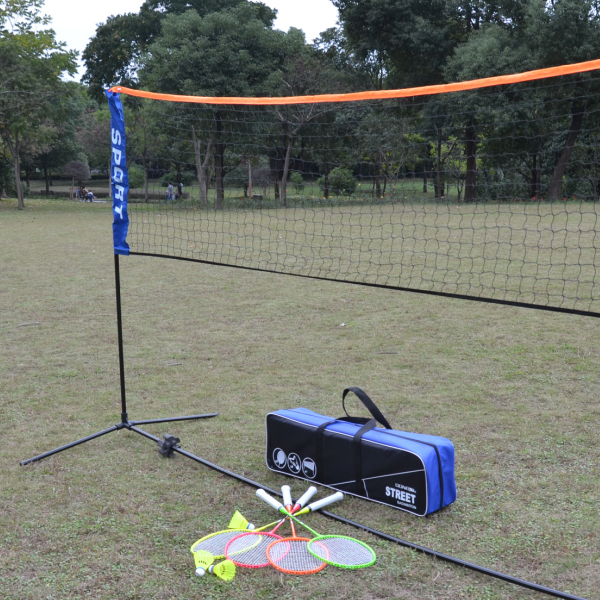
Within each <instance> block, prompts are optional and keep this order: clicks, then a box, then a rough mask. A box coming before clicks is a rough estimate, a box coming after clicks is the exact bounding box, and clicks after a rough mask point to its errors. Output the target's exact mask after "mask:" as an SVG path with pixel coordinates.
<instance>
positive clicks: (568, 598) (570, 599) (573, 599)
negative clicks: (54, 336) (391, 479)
mask: <svg viewBox="0 0 600 600" xmlns="http://www.w3.org/2000/svg"><path fill="white" fill-rule="evenodd" d="M130 429H131V431H135V432H136V433H139V434H140V435H142V436H144V437H145V438H148V439H149V440H153V441H155V442H159V441H160V439H159V438H157V437H155V436H153V435H151V434H150V433H148V432H146V431H143V430H142V429H138V428H137V427H130ZM173 451H174V452H177V453H178V454H181V455H183V456H186V457H187V458H191V459H192V460H194V461H196V462H198V463H200V464H202V465H204V466H206V467H209V468H211V469H214V470H215V471H218V472H219V473H223V475H228V476H229V477H233V478H234V479H237V480H238V481H241V482H243V483H246V484H248V485H251V486H252V487H255V488H262V489H263V490H266V491H267V492H269V493H270V494H274V495H276V496H281V492H280V491H278V490H273V489H271V488H268V487H267V486H265V485H261V484H260V483H257V482H256V481H252V479H248V478H247V477H244V476H242V475H238V474H237V473H234V472H233V471H229V470H228V469H224V468H223V467H219V465H215V464H214V463H211V462H209V461H208V460H205V459H204V458H200V457H199V456H196V455H195V454H192V453H191V452H187V451H186V450H183V449H182V448H179V447H177V446H176V447H174V448H173ZM319 512H320V513H321V514H322V515H323V516H325V517H328V518H329V519H333V520H334V521H338V522H339V523H345V524H346V525H351V526H352V527H356V528H357V529H362V530H363V531H366V532H367V533H370V534H371V535H375V536H377V537H379V538H381V539H384V540H387V541H388V542H393V543H395V544H399V545H400V546H404V547H406V548H410V549H411V550H415V551H417V552H421V553H423V554H426V555H428V556H433V557H435V558H439V559H440V560H443V561H446V562H449V563H452V564H455V565H458V566H461V567H465V568H467V569H471V570H472V571H476V572H478V573H483V574H484V575H489V576H490V577H495V578H496V579H501V580H503V581H506V582H508V583H512V584H513V585H519V586H521V587H524V588H528V589H530V590H534V591H536V592H541V593H542V594H548V595H550V596H554V597H555V598H563V599H564V600H586V599H585V598H582V597H581V596H575V595H574V594H569V593H568V592H561V591H559V590H555V589H553V588H549V587H546V586H544V585H538V584H537V583H533V582H532V581H527V580H525V579H519V578H518V577H513V576H512V575H507V574H506V573H501V572H500V571H494V570H493V569H488V568H486V567H482V566H480V565H477V564H475V563H472V562H469V561H466V560H461V559H460V558H456V557H454V556H450V555H449V554H443V553H442V552H436V551H435V550H431V549H430V548H425V547H424V546H419V545H417V544H412V543H411V542H407V541H406V540H403V539H401V538H398V537H395V536H393V535H389V534H387V533H384V532H383V531H379V530H377V529H373V528H371V527H368V526H367V525H363V524H362V523H356V522H355V521H351V520H350V519H346V518H345V517H341V516H340V515H336V514H335V513H331V512H328V511H326V510H320V511H319Z"/></svg>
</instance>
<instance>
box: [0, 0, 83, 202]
mask: <svg viewBox="0 0 600 600" xmlns="http://www.w3.org/2000/svg"><path fill="white" fill-rule="evenodd" d="M41 6H42V0H5V1H4V2H2V3H0V136H1V137H2V139H3V140H4V143H5V144H6V146H7V147H8V150H9V152H10V154H11V156H12V160H13V170H14V176H15V187H16V192H17V199H18V208H19V209H20V210H22V209H23V208H25V201H24V198H23V188H22V185H21V165H20V152H21V145H22V141H23V138H24V137H25V136H26V135H27V134H28V133H29V132H31V131H34V130H35V128H36V127H38V126H39V125H40V124H41V123H43V121H44V119H45V118H46V116H47V115H48V114H49V112H50V97H51V95H52V93H53V92H55V91H56V89H57V88H58V86H59V85H60V82H61V80H60V76H61V74H62V73H64V72H68V73H71V74H73V73H74V72H75V68H76V67H75V56H76V54H75V53H74V52H66V51H65V50H64V47H65V46H64V44H62V43H60V42H58V41H57V40H56V38H55V33H54V31H53V30H52V29H39V28H40V27H45V26H46V25H48V23H49V21H50V19H49V18H48V17H46V16H43V15H41V14H40V8H41Z"/></svg>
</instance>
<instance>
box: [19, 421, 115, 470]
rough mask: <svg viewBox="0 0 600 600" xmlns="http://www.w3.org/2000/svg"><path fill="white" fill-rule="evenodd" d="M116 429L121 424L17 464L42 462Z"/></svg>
mask: <svg viewBox="0 0 600 600" xmlns="http://www.w3.org/2000/svg"><path fill="white" fill-rule="evenodd" d="M117 429H123V425H121V424H119V425H113V426H112V427H109V428H108V429H104V430H102V431H98V433H94V434H92V435H88V436H87V437H84V438H81V439H80V440H77V441H75V442H71V443H70V444H67V445H66V446H61V447H60V448H54V450H50V451H49V452H44V454H39V455H38V456H34V457H33V458H28V459H27V460H22V461H21V462H20V463H19V464H20V465H21V466H23V465H28V464H29V463H32V462H35V461H36V460H42V458H47V457H48V456H52V455H53V454H58V453H59V452H62V451H63V450H68V449H69V448H73V447H74V446H79V444H83V443H85V442H89V441H90V440H94V439H96V438H98V437H100V436H101V435H106V434H107V433H110V432H111V431H116V430H117Z"/></svg>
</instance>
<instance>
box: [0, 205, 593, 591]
mask: <svg viewBox="0 0 600 600" xmlns="http://www.w3.org/2000/svg"><path fill="white" fill-rule="evenodd" d="M111 220H112V218H111V211H110V208H109V206H108V205H91V204H80V203H69V202H60V201H29V202H28V208H27V210H26V211H17V210H16V203H15V202H14V201H11V200H8V201H7V200H3V201H1V202H0V255H1V257H2V260H1V262H0V282H1V284H0V305H1V306H2V317H1V318H0V332H1V334H2V344H1V345H0V417H1V418H0V434H1V436H2V437H1V440H2V452H1V453H0V482H1V483H0V548H1V549H2V551H1V552H0V596H2V597H5V598H8V599H11V600H12V599H15V600H16V599H18V600H25V599H27V600H29V599H36V600H37V599H50V598H52V599H54V600H56V599H61V600H62V599H67V598H68V599H76V598H77V599H78V598H94V599H96V598H97V599H106V600H109V599H110V600H112V599H114V598H117V597H119V598H127V599H132V600H133V599H160V600H167V599H172V598H175V599H182V600H183V599H185V600H187V599H195V598H200V597H202V598H210V599H221V598H238V597H249V598H257V599H258V598H260V599H270V598H300V599H308V598H315V599H316V598H323V597H327V598H329V599H331V600H337V599H350V598H360V599H362V598H365V599H367V598H369V599H387V598H406V599H413V598H418V599H435V600H446V599H447V600H451V599H452V600H454V599H456V598H473V599H480V598H481V599H514V598H536V597H541V596H540V595H539V594H537V593H534V592H529V591H527V590H524V589H521V588H515V587H513V586H510V585H508V584H506V583H503V582H500V581H497V580H493V579H490V578H487V577H484V576H482V575H477V574H475V573H472V572H470V571H466V570H464V569H460V568H457V567H451V566H448V565H447V564H445V563H441V562H439V561H435V560H432V559H429V558H427V557H424V556H420V555H416V554H415V553H413V552H411V551H409V550H406V549H402V548H399V547H396V546H393V545H390V544H388V543H385V542H382V541H380V540H377V539H375V538H372V537H371V536H369V535H366V534H362V533H360V532H357V531H356V530H350V529H347V528H345V527H343V526H340V525H337V524H335V523H333V522H331V521H328V520H326V519H325V518H323V517H320V516H318V515H314V516H312V517H311V523H312V524H314V526H315V529H317V530H319V531H321V530H323V531H327V532H341V533H346V534H349V535H355V536H357V537H359V538H360V539H363V540H364V541H366V542H367V543H369V544H371V545H372V546H373V547H374V549H375V550H376V552H377V554H378V561H377V563H376V565H375V566H374V567H372V568H370V569H364V570H360V571H357V572H346V571H340V570H334V569H333V568H327V569H326V570H325V571H324V572H322V573H321V574H319V575H315V576H312V577H307V578H297V577H291V576H284V575H281V574H278V573H276V572H274V571H270V570H266V569H265V570H262V571H260V572H250V571H245V570H240V572H239V573H238V576H237V577H236V579H235V580H234V581H233V582H232V583H229V584H225V583H223V582H220V581H219V580H216V579H215V578H212V577H205V578H203V579H199V578H196V577H195V576H194V575H193V562H192V557H191V554H190V553H189V546H190V545H191V543H192V542H193V541H194V540H196V539H197V538H199V537H200V536H201V535H202V534H204V533H208V532H210V531H211V530H216V529H220V528H222V527H224V526H226V525H227V523H228V521H229V518H230V517H231V515H232V513H233V511H234V510H235V509H236V508H239V509H240V510H242V512H243V513H244V514H245V515H246V516H247V517H248V518H250V519H251V520H252V521H254V522H255V523H266V522H269V521H271V520H272V512H271V511H270V510H269V509H268V508H265V507H263V505H262V503H260V502H259V501H257V500H256V499H255V497H254V492H253V490H252V489H250V488H247V487H245V486H243V485H242V484H239V483H237V482H235V481H233V480H231V479H228V478H225V477H224V476H220V475H218V474H216V473H214V472H212V471H209V470H208V469H206V468H204V467H201V466H200V465H196V464H195V463H193V462H192V461H189V460H187V459H185V458H183V457H176V458H174V459H173V460H167V459H163V458H162V457H160V456H159V455H158V453H157V452H156V449H155V448H154V447H153V445H152V444H151V443H150V442H148V441H146V440H144V439H143V438H141V437H140V436H137V435H135V434H132V433H130V432H127V431H121V432H119V433H113V434H111V435H109V436H105V437H103V438H100V439H98V440H95V441H93V442H90V443H88V444H84V445H83V446H80V447H78V448H76V449H72V450H69V451H67V452H64V453H61V454H59V455H57V456H55V457H52V458H50V459H48V460H45V461H41V462H40V463H37V464H33V465H31V466H28V467H20V466H19V464H18V463H19V460H22V459H25V458H29V457H30V456H33V455H35V454H38V453H40V452H42V451H45V450H47V449H51V448H53V447H55V446H58V445H60V444H64V443H68V442H69V441H72V440H73V439H76V438H78V437H81V436H84V435H87V434H89V433H93V432H95V431H97V430H99V429H102V428H105V427H107V426H110V425H112V424H114V423H116V422H117V421H118V420H119V416H118V415H119V412H120V405H119V387H118V357H117V347H116V325H115V310H114V283H113V282H114V275H113V257H112V240H111V226H110V224H111ZM121 265H122V280H123V289H122V292H123V311H124V312H123V319H124V327H125V352H126V369H127V384H128V393H129V412H130V417H131V418H133V419H136V418H137V419H143V418H157V417H161V416H169V415H178V414H192V413H198V412H208V411H213V410H214V411H218V412H219V413H220V416H219V417H217V418H216V419H212V420H207V421H205V422H190V423H183V424H163V425H154V426H148V427H147V429H148V431H150V432H151V433H154V434H156V435H160V434H162V433H166V432H169V433H173V434H175V435H178V436H179V437H181V439H182V444H183V447H184V448H186V449H187V450H190V451H191V452H194V453H196V454H198V455H200V456H202V457H205V458H207V459H209V460H213V461H215V462H217V463H218V464H220V465H222V466H224V467H227V468H230V469H232V470H234V471H236V472H238V473H241V474H244V475H246V476H248V477H251V478H252V479H255V480H258V481H261V482H264V483H265V484H266V485H269V486H271V487H278V486H280V485H282V484H283V483H291V485H292V489H293V491H297V490H298V489H300V488H301V487H303V485H302V484H300V483H297V482H293V481H289V480H288V479H287V478H284V477H281V476H277V475H275V474H272V473H270V472H269V471H268V470H267V469H266V467H265V464H264V446H265V439H264V417H265V415H266V413H267V412H268V411H270V410H274V409H278V408H284V407H288V408H291V407H296V406H305V407H307V408H309V409H313V410H317V411H320V412H322V413H324V414H327V415H332V416H339V415H340V414H341V412H342V411H341V405H340V397H341V392H342V390H343V388H344V387H346V386H348V385H357V386H359V387H362V388H363V389H365V390H366V391H367V392H368V393H369V394H370V395H371V397H372V398H373V399H374V400H375V402H376V403H377V404H378V405H379V406H380V407H381V408H382V411H383V413H384V414H385V415H386V416H387V417H388V419H389V420H390V421H391V423H392V425H393V426H395V427H397V428H401V429H404V430H409V431H418V432H426V433H431V434H437V435H443V436H446V437H449V438H450V439H451V440H452V441H453V442H454V444H455V447H456V478H457V486H458V500H457V502H456V503H455V504H454V505H452V506H451V507H449V508H447V509H445V510H443V511H441V512H440V513H437V514H435V515H433V516H431V517H429V518H426V519H420V518H418V517H412V516H410V515H408V514H406V513H402V512H400V511H397V510H393V509H391V508H386V507H383V506H379V505H375V504H371V503H368V502H365V501H362V500H358V499H351V498H348V499H347V500H346V501H344V503H343V504H341V505H340V506H339V507H337V508H336V512H339V513H340V514H342V515H344V516H347V517H349V518H351V519H354V520H359V521H361V522H363V523H365V524H367V525H370V526H372V527H375V528H377V529H381V530H383V531H386V532H389V533H391V534H394V535H398V536H400V537H403V538H404V539H408V540H410V541H412V542H415V543H419V544H422V545H425V546H428V547H432V548H434V549H436V550H439V551H442V552H445V553H448V554H453V555H455V556H458V557H460V558H463V559H466V560H471V561H474V562H477V563H479V564H482V565H484V566H488V567H491V568H494V569H498V570H500V571H504V572H507V573H510V574H512V575H514V576H518V577H521V578H525V579H530V580H533V581H535V582H537V583H540V584H543V585H547V586H550V587H554V588H558V589H561V590H563V591H569V592H571V593H574V594H578V595H580V596H584V597H586V598H590V599H592V600H599V599H600V592H599V589H600V514H599V511H598V496H599V492H600V469H599V464H600V447H599V445H598V421H599V417H600V407H599V403H598V379H599V375H600V366H599V365H600V362H599V354H600V350H599V346H598V333H599V329H600V323H598V322H597V321H596V320H593V319H590V318H585V317H578V316H570V315H561V314H553V313H545V312H541V311H532V310H527V309H520V308H514V307H502V306H494V305H485V304H479V303H473V302H465V301H459V300H449V299H440V298H434V297H428V296H423V295H419V294H409V293H400V292H392V291H385V290H375V289H367V288H361V287H353V286H348V285H344V284H339V283H330V282H319V281H308V280H302V279H297V278H293V277H285V276H282V275H269V274H261V273H251V272H245V271H241V270H235V269H228V268H224V267H208V266H203V265H195V264H189V263H184V262H177V261H168V260H161V259H152V258H145V257H130V258H124V259H122V261H121ZM342 323H343V324H344V326H342ZM355 412H357V413H358V412H359V409H358V407H356V408H355Z"/></svg>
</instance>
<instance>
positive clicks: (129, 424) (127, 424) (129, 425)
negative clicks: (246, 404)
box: [19, 413, 219, 466]
mask: <svg viewBox="0 0 600 600" xmlns="http://www.w3.org/2000/svg"><path fill="white" fill-rule="evenodd" d="M218 414H219V413H209V414H206V415H189V416H187V417H169V418H166V419H146V420H144V421H130V420H129V419H128V418H127V415H126V414H125V415H124V420H123V421H122V422H121V423H118V424H117V425H113V426H112V427H109V428H108V429H103V430H102V431H98V432H96V433H93V434H92V435H88V436H87V437H84V438H81V439H80V440H76V441H74V442H71V443H70V444H66V445H65V446H60V447H59V448H54V450H49V451H48V452H44V453H43V454H38V456H34V457H33V458H28V459H27V460H22V461H21V462H20V463H19V464H20V465H21V466H24V465H28V464H29V463H32V462H36V461H38V460H42V459H43V458H48V456H52V455H53V454H58V453H59V452H62V451H63V450H68V449H69V448H74V447H75V446H79V444H85V442H89V441H90V440H95V439H96V438H99V437H101V436H103V435H106V434H107V433H112V432H113V431H119V430H120V429H129V430H130V431H135V432H136V433H139V434H140V435H145V437H148V435H146V434H145V433H142V432H141V430H139V429H136V428H135V426H136V425H148V424H151V423H171V422H173V421H192V420H194V419H210V418H211V417H216V416H217V415H218ZM151 439H156V440H158V438H151Z"/></svg>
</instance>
